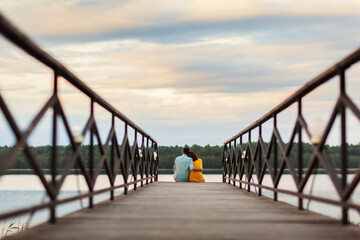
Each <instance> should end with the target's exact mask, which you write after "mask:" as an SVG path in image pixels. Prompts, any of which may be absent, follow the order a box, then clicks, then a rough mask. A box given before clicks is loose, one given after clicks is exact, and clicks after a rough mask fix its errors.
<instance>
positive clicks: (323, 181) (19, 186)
mask: <svg viewBox="0 0 360 240" xmlns="http://www.w3.org/2000/svg"><path fill="white" fill-rule="evenodd" d="M204 176H205V180H206V182H221V181H222V176H221V174H204ZM47 178H50V176H47ZM313 178H314V176H312V177H311V178H310V181H309V182H308V184H307V185H306V187H305V191H304V193H309V192H310V190H311V185H312V184H313V188H312V194H313V195H316V196H321V197H327V198H332V199H339V198H338V196H337V194H336V192H335V189H334V187H333V186H332V184H331V182H330V179H329V177H328V176H327V175H316V176H315V179H313ZM351 178H353V175H349V181H350V180H351ZM159 181H174V180H173V178H172V175H170V174H163V175H159ZM254 181H255V182H256V179H254ZM313 181H314V182H313ZM122 182H123V181H122V178H121V176H119V177H118V178H117V181H116V184H121V183H122ZM263 183H264V184H265V185H268V186H272V184H271V179H270V176H269V175H266V176H265V177H264V181H263ZM109 186H110V184H109V180H108V177H107V176H106V175H100V176H99V177H98V179H97V181H96V185H95V189H101V188H106V187H109ZM279 188H281V189H288V190H295V189H296V187H295V184H294V181H293V179H292V176H291V175H283V177H282V180H281V181H280V184H279ZM86 191H87V185H86V182H85V179H84V177H82V176H80V175H69V176H68V177H67V179H66V181H65V182H64V184H63V186H62V188H61V194H60V196H59V197H60V198H64V197H69V196H73V195H77V194H78V193H86ZM251 191H254V192H255V188H253V187H252V188H251ZM122 193H123V190H117V191H115V195H119V194H122ZM263 195H264V196H267V197H273V193H272V192H270V191H266V190H263ZM109 196H110V194H109V193H104V194H100V195H97V196H95V198H94V201H95V203H98V202H101V201H104V200H107V199H109ZM278 199H279V201H284V202H287V203H290V204H293V205H297V203H298V200H297V198H296V197H293V196H289V195H285V194H278ZM48 201H49V198H48V197H46V193H45V191H44V188H43V187H42V184H41V182H40V181H39V179H38V177H37V176H35V175H5V176H2V177H1V178H0V213H4V212H8V211H11V210H15V209H19V208H23V207H29V206H32V205H35V204H40V203H42V202H48ZM352 201H353V202H355V203H360V187H358V188H357V189H356V191H355V193H354V194H353V196H352ZM87 204H88V201H87V199H84V200H82V201H75V202H72V203H67V204H63V205H60V206H59V207H58V208H57V213H56V214H57V216H58V217H60V216H63V215H65V214H68V213H70V212H73V211H76V210H78V209H81V208H83V207H86V206H87ZM307 205H308V202H307V200H304V207H305V208H307ZM309 210H311V211H314V212H318V213H321V214H324V215H327V216H330V217H333V218H340V217H341V210H340V208H339V207H334V206H332V205H327V204H323V203H319V202H315V201H311V203H310V204H309ZM48 217H49V211H48V210H41V211H37V212H36V213H35V214H34V215H32V216H29V214H28V215H24V216H21V217H18V218H15V219H8V220H7V223H4V222H2V223H0V232H1V229H3V228H4V227H5V226H7V224H8V223H9V222H14V221H16V222H18V221H19V220H20V225H26V224H27V223H28V224H29V226H33V225H36V224H39V223H41V222H44V221H47V220H48ZM350 220H351V222H353V223H356V224H358V223H359V222H360V214H359V213H358V212H357V211H355V210H352V211H350Z"/></svg>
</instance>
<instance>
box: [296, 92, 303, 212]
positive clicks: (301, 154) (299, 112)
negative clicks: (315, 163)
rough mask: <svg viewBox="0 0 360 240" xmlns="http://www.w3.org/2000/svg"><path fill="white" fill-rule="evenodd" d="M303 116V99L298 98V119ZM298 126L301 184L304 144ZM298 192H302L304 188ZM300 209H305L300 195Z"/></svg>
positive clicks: (299, 179)
mask: <svg viewBox="0 0 360 240" xmlns="http://www.w3.org/2000/svg"><path fill="white" fill-rule="evenodd" d="M301 116H302V99H301V98H299V100H298V119H299V118H300V117H301ZM297 126H298V129H297V131H298V184H300V182H301V180H302V175H303V146H302V128H301V126H300V124H298V123H297ZM298 193H302V190H301V191H299V188H298ZM298 209H299V210H303V199H302V197H300V196H299V198H298Z"/></svg>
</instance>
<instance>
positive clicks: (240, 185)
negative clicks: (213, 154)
mask: <svg viewBox="0 0 360 240" xmlns="http://www.w3.org/2000/svg"><path fill="white" fill-rule="evenodd" d="M239 144H240V165H239V180H240V181H241V179H242V170H243V167H244V159H243V157H242V154H243V153H242V151H243V148H242V135H241V136H240V140H239ZM239 188H240V189H241V188H242V183H241V182H239Z"/></svg>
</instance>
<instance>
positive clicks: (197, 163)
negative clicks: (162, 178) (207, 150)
mask: <svg viewBox="0 0 360 240" xmlns="http://www.w3.org/2000/svg"><path fill="white" fill-rule="evenodd" d="M182 153H183V154H182V155H181V156H179V157H177V158H176V159H175V162H174V180H175V181H176V182H205V179H204V176H203V175H202V173H201V172H202V170H203V169H202V160H201V159H199V158H197V157H196V154H195V153H194V152H191V151H190V148H189V147H184V149H183V152H182Z"/></svg>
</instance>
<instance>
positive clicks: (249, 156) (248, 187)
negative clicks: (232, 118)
mask: <svg viewBox="0 0 360 240" xmlns="http://www.w3.org/2000/svg"><path fill="white" fill-rule="evenodd" d="M248 144H249V153H248V156H247V163H248V167H247V169H248V176H247V180H248V183H250V182H251V179H250V178H251V176H250V175H251V151H250V148H251V130H249V133H248ZM247 191H248V192H250V184H248V186H247Z"/></svg>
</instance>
